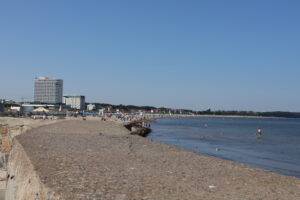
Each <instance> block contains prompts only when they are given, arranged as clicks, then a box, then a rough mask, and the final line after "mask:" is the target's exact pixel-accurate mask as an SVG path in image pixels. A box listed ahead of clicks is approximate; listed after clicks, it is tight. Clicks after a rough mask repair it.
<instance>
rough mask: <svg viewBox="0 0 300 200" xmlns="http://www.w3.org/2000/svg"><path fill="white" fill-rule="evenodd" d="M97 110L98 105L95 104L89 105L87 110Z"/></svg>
mask: <svg viewBox="0 0 300 200" xmlns="http://www.w3.org/2000/svg"><path fill="white" fill-rule="evenodd" d="M95 109H96V105H95V104H88V105H87V110H88V111H92V110H95Z"/></svg>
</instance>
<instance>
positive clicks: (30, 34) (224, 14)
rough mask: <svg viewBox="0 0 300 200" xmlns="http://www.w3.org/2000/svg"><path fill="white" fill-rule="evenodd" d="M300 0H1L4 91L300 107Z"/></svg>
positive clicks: (17, 96)
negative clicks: (42, 81)
mask: <svg viewBox="0 0 300 200" xmlns="http://www.w3.org/2000/svg"><path fill="white" fill-rule="evenodd" d="M299 10H300V1H297V0H294V1H293V0H282V1H277V0H257V1H255V0H243V1H241V0H235V1H233V0H226V1H224V0H219V1H217V0H207V1H201V0H195V1H192V0H181V1H176V0H147V1H146V0H134V1H130V0H119V1H115V0H107V1H100V0H94V1H92V0H89V1H83V0H82V1H78V0H69V1H62V0H51V1H50V0H49V1H40V0H36V1H30V0H28V1H15V0H14V1H8V0H7V1H4V0H3V1H0V69H1V71H0V73H1V78H0V98H7V99H14V100H18V101H20V100H21V97H27V98H32V97H33V81H34V77H35V76H49V77H55V78H62V79H63V80H64V93H65V94H82V95H86V99H87V101H89V102H106V103H113V104H136V105H153V106H166V107H174V108H190V109H199V110H201V109H207V108H208V107H211V108H212V109H225V110H230V109H234V110H256V111H273V110H283V111H300V91H299V86H300V76H299V75H300V55H299V54H300V12H299Z"/></svg>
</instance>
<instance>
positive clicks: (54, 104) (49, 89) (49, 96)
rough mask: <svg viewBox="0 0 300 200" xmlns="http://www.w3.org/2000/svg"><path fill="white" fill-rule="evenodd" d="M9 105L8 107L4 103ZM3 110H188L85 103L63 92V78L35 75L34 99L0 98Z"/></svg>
mask: <svg viewBox="0 0 300 200" xmlns="http://www.w3.org/2000/svg"><path fill="white" fill-rule="evenodd" d="M5 104H6V105H11V106H10V107H9V108H7V107H6V109H5V106H4V105H5ZM5 110H9V111H17V112H25V113H26V112H27V113H28V112H35V111H46V110H52V111H96V112H99V113H102V114H103V113H104V112H110V113H111V112H116V113H121V112H126V113H135V114H136V113H139V114H143V113H151V114H155V113H164V114H171V113H172V114H188V111H185V110H178V109H168V108H155V107H150V106H144V107H138V106H122V105H119V106H114V105H110V104H102V105H100V103H93V104H87V103H86V101H85V96H84V95H77V94H72V95H69V94H63V80H62V79H56V78H49V77H36V78H35V80H34V101H33V102H26V103H25V102H21V103H16V102H14V101H5V100H4V99H2V100H1V99H0V112H4V111H5Z"/></svg>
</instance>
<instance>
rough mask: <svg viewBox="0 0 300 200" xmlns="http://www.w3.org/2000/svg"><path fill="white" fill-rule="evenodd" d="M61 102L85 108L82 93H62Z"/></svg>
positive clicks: (76, 107) (73, 106)
mask: <svg viewBox="0 0 300 200" xmlns="http://www.w3.org/2000/svg"><path fill="white" fill-rule="evenodd" d="M63 103H64V104H66V105H68V106H70V107H71V108H74V109H78V110H84V108H85V96H82V95H64V96H63Z"/></svg>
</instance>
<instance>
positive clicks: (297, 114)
mask: <svg viewBox="0 0 300 200" xmlns="http://www.w3.org/2000/svg"><path fill="white" fill-rule="evenodd" d="M195 114H197V115H225V116H226V115H228V116H254V117H283V118H300V112H283V111H273V112H254V111H234V110H232V111H223V110H218V111H211V110H206V111H197V112H196V113H195Z"/></svg>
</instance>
